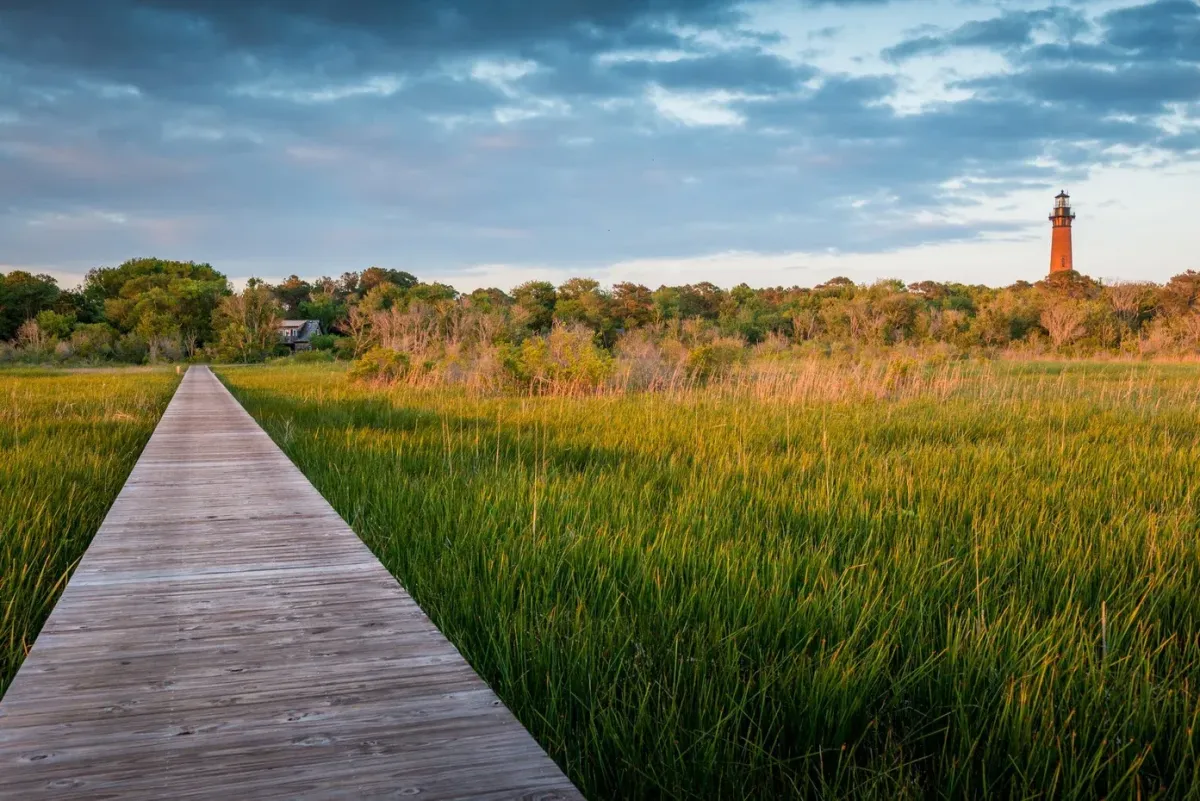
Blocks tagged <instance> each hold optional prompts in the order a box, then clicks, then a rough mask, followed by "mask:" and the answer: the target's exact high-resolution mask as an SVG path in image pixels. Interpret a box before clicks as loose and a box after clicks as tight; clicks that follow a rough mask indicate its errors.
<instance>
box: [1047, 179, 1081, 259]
mask: <svg viewBox="0 0 1200 801" xmlns="http://www.w3.org/2000/svg"><path fill="white" fill-rule="evenodd" d="M1074 219H1075V213H1074V212H1072V211H1071V196H1070V195H1068V194H1067V193H1066V190H1063V191H1062V192H1059V193H1058V196H1057V197H1055V198H1054V211H1052V212H1050V224H1051V226H1052V228H1051V234H1050V274H1051V275H1054V274H1055V273H1065V272H1067V271H1068V270H1074V269H1075V265H1074V263H1073V262H1072V261H1071V223H1072V221H1074Z"/></svg>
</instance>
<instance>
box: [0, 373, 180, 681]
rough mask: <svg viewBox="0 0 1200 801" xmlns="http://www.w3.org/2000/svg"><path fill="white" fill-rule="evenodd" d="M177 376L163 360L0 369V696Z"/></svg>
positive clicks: (157, 416) (146, 436)
mask: <svg viewBox="0 0 1200 801" xmlns="http://www.w3.org/2000/svg"><path fill="white" fill-rule="evenodd" d="M178 382H179V379H178V378H177V377H176V376H175V374H174V372H170V373H168V372H166V371H161V370H112V371H91V370H89V371H78V372H76V371H71V372H64V371H49V370H3V371H0V696H2V695H3V693H4V690H5V689H6V688H7V687H8V683H9V682H10V681H11V680H12V677H13V675H14V674H15V673H16V671H17V668H18V667H20V665H21V662H22V661H23V660H24V658H25V655H26V654H27V653H28V651H29V648H30V647H31V646H32V644H33V641H34V638H35V637H36V636H37V633H38V630H39V629H41V627H42V624H43V623H44V622H45V620H46V618H47V617H48V616H49V614H50V610H51V609H53V607H54V603H55V601H57V600H58V597H59V595H60V594H61V592H62V590H63V588H64V587H65V586H66V583H67V579H68V578H69V577H70V574H71V571H72V570H74V568H75V565H76V564H77V563H78V561H79V558H80V557H81V556H82V555H83V552H84V551H85V550H86V549H87V546H88V543H89V542H91V539H92V536H93V535H94V534H95V533H96V530H97V529H98V528H99V527H100V523H101V522H102V521H103V519H104V515H105V514H106V513H107V511H108V508H109V507H110V506H111V505H112V502H113V500H114V499H115V498H116V496H117V493H118V492H120V489H121V486H122V485H123V484H124V483H125V479H126V477H127V476H128V475H129V471H130V470H131V469H133V465H134V463H135V462H136V461H137V457H138V454H140V453H141V450H142V448H143V447H144V446H145V444H146V440H147V439H149V437H150V433H151V432H152V431H153V430H154V426H155V424H156V423H157V422H158V418H159V416H160V415H161V414H162V411H163V409H164V408H165V407H166V405H167V402H168V400H169V399H170V397H171V394H172V392H173V391H174V389H175V386H176V384H177V383H178Z"/></svg>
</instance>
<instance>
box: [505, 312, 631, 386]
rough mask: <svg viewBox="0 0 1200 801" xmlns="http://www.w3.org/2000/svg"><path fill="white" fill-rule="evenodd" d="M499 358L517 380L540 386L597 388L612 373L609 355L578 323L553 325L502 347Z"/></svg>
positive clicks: (591, 334) (611, 359)
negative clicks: (544, 330)
mask: <svg viewBox="0 0 1200 801" xmlns="http://www.w3.org/2000/svg"><path fill="white" fill-rule="evenodd" d="M501 360H502V362H503V364H504V366H505V368H506V369H507V370H508V372H509V373H510V374H511V375H512V376H513V377H514V378H515V379H516V380H517V381H519V382H521V383H523V384H527V385H529V386H531V387H537V388H540V389H546V388H549V389H562V388H582V387H597V386H600V384H602V383H603V382H604V380H605V379H606V378H608V377H609V376H610V375H612V372H613V358H612V356H611V355H609V353H608V352H607V351H605V350H603V349H602V348H600V347H599V346H598V345H597V344H596V335H595V334H594V333H592V331H591V330H590V329H588V328H585V327H583V326H579V325H575V326H570V327H568V326H564V325H561V324H555V326H554V328H553V329H552V330H551V331H550V333H549V334H548V335H546V336H540V337H532V338H530V339H527V340H525V341H524V342H522V343H521V345H520V347H514V346H511V345H510V346H507V347H505V348H504V350H503V351H502V352H501Z"/></svg>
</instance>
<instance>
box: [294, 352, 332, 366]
mask: <svg viewBox="0 0 1200 801" xmlns="http://www.w3.org/2000/svg"><path fill="white" fill-rule="evenodd" d="M289 361H293V362H299V363H301V364H310V363H312V362H331V361H333V351H329V350H301V351H296V355H295V356H292V357H291V359H289Z"/></svg>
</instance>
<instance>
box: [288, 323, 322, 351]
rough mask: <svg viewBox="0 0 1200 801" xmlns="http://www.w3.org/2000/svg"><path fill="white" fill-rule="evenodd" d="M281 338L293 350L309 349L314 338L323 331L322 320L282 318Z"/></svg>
mask: <svg viewBox="0 0 1200 801" xmlns="http://www.w3.org/2000/svg"><path fill="white" fill-rule="evenodd" d="M278 329H279V340H280V342H282V343H283V344H285V345H287V346H288V347H289V348H290V349H291V350H293V351H297V350H308V349H309V348H311V347H312V341H311V340H312V338H313V337H315V336H317V335H318V334H320V333H321V321H320V320H280V321H279V325H278Z"/></svg>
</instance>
